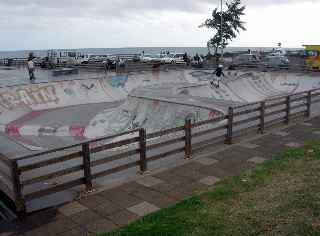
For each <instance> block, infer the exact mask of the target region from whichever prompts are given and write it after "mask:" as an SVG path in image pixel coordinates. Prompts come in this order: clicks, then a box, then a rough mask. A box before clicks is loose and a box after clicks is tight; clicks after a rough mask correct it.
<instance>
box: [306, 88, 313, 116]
mask: <svg viewBox="0 0 320 236" xmlns="http://www.w3.org/2000/svg"><path fill="white" fill-rule="evenodd" d="M311 96H312V94H311V91H309V92H308V95H307V112H306V117H308V118H310V116H311V103H312V100H311Z"/></svg>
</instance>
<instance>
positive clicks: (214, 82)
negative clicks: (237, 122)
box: [27, 53, 225, 88]
mask: <svg viewBox="0 0 320 236" xmlns="http://www.w3.org/2000/svg"><path fill="white" fill-rule="evenodd" d="M34 58H35V57H34V55H33V53H30V54H29V56H28V59H27V69H28V73H29V79H30V81H34V80H35V79H36V77H35V75H34V71H35V64H34V62H33V59H34ZM183 59H184V60H185V61H186V62H187V63H190V59H189V57H188V55H187V53H185V54H184V56H183ZM194 60H195V61H196V62H198V63H200V62H201V60H202V58H201V57H200V56H199V55H198V54H196V55H195V56H194ZM110 64H111V61H106V62H105V69H106V70H108V69H109V66H110ZM224 76H225V75H224V73H223V65H222V64H220V65H218V67H217V69H216V70H215V71H214V73H213V77H212V79H211V80H210V84H211V87H215V88H219V87H220V81H221V79H222V77H224Z"/></svg>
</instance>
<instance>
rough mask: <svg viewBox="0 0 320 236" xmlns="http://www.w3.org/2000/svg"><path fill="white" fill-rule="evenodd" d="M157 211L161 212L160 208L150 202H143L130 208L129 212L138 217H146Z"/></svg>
mask: <svg viewBox="0 0 320 236" xmlns="http://www.w3.org/2000/svg"><path fill="white" fill-rule="evenodd" d="M157 210H159V207H157V206H155V205H153V204H151V203H148V202H142V203H140V204H137V205H135V206H132V207H129V208H128V211H130V212H132V213H134V214H137V215H138V216H145V215H148V214H150V213H152V212H155V211H157Z"/></svg>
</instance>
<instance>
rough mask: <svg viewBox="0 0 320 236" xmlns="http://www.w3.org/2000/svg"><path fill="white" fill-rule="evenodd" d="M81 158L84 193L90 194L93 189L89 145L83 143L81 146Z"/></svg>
mask: <svg viewBox="0 0 320 236" xmlns="http://www.w3.org/2000/svg"><path fill="white" fill-rule="evenodd" d="M82 157H83V170H84V181H85V185H86V192H92V190H93V188H92V176H91V163H90V143H85V144H83V145H82Z"/></svg>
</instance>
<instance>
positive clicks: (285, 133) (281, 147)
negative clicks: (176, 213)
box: [0, 117, 320, 236]
mask: <svg viewBox="0 0 320 236" xmlns="http://www.w3.org/2000/svg"><path fill="white" fill-rule="evenodd" d="M319 121H320V117H318V118H314V119H312V120H310V121H308V122H305V123H304V124H301V123H300V124H297V125H294V126H290V127H287V128H284V129H282V130H277V131H276V132H271V133H270V134H267V135H264V136H259V137H258V138H257V139H254V140H251V141H248V142H242V143H240V144H239V143H238V144H236V145H232V146H229V147H227V148H226V149H225V150H223V151H220V152H216V153H209V154H207V155H206V156H203V157H201V156H200V157H198V158H197V157H196V156H195V159H193V160H190V161H189V162H188V163H185V164H183V165H180V166H177V167H174V168H171V169H168V170H164V171H162V172H160V173H156V174H152V173H151V175H148V176H145V177H142V178H139V179H136V180H135V181H132V182H128V183H125V184H123V185H121V186H119V187H115V188H113V189H109V190H106V191H103V192H100V193H94V194H93V195H89V196H86V197H84V198H82V199H80V200H78V201H74V202H72V203H69V204H66V205H64V206H61V207H58V208H56V209H55V208H52V209H48V210H44V211H41V212H38V213H34V214H31V215H29V216H28V218H27V219H26V220H25V221H24V222H22V223H11V224H9V223H8V224H7V225H5V226H2V225H3V223H0V229H1V231H0V236H7V235H12V233H14V235H15V236H16V235H19V233H20V234H21V235H23V236H28V235H32V236H36V235H41V236H43V235H45V236H51V235H53V236H67V235H68V236H73V235H77V236H81V235H89V234H93V235H94V234H96V233H99V232H109V231H110V230H113V229H115V228H117V227H120V226H124V225H127V224H129V223H131V222H133V221H135V220H137V219H139V218H140V217H142V216H145V215H146V214H149V213H152V212H154V211H157V210H159V209H160V208H164V207H168V206H171V205H174V204H176V203H177V202H178V201H181V200H183V199H186V198H189V197H190V196H192V195H194V194H198V193H201V192H203V191H207V190H208V189H209V188H212V186H213V185H214V184H215V183H217V182H218V181H219V180H220V179H223V178H225V177H228V176H234V175H238V174H240V173H241V171H243V170H245V169H248V168H253V167H254V166H256V165H257V164H261V163H262V162H264V161H265V160H267V159H270V158H272V157H274V156H275V155H277V154H278V153H280V152H284V151H286V150H288V149H289V148H295V147H300V146H301V144H303V143H304V142H305V141H306V140H312V139H316V138H317V139H319V137H320V122H319ZM2 231H3V232H2Z"/></svg>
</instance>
